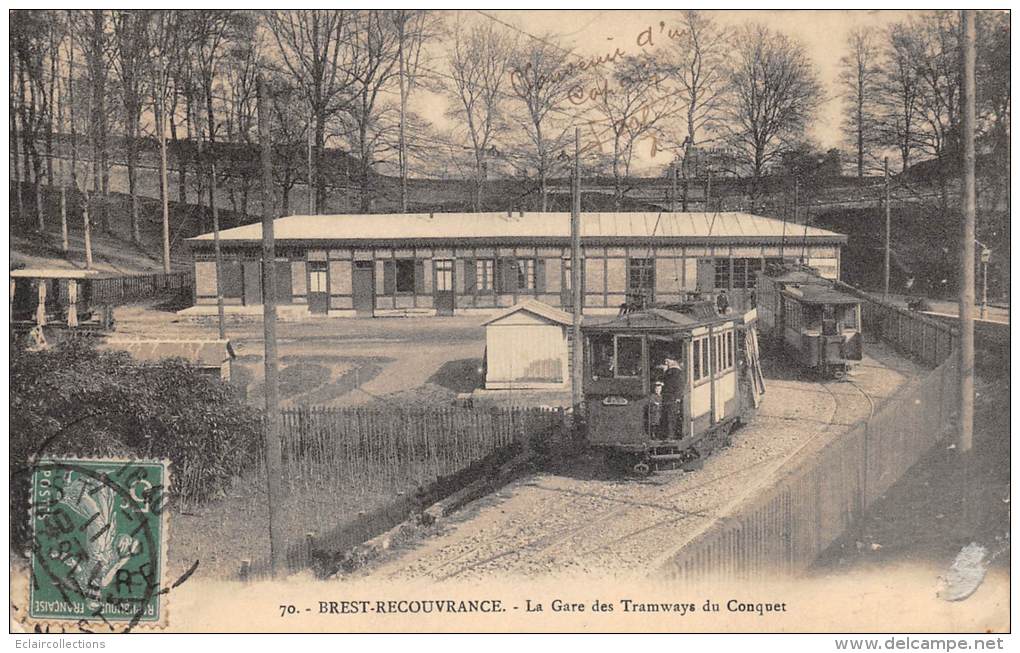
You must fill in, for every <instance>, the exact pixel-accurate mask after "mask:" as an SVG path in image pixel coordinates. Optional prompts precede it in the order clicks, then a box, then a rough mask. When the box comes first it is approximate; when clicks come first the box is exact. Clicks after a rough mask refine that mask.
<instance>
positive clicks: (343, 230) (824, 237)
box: [189, 212, 846, 245]
mask: <svg viewBox="0 0 1020 653" xmlns="http://www.w3.org/2000/svg"><path fill="white" fill-rule="evenodd" d="M273 232H274V236H275V238H276V239H277V240H281V241H351V242H357V241H363V242H364V241H367V242H378V241H440V240H456V241H463V240H467V239H474V240H504V239H512V240H522V241H524V240H535V241H542V240H555V241H566V240H568V239H569V238H570V214H569V213H514V214H511V215H507V214H506V213H435V214H429V213H394V214H362V215H292V216H287V217H283V218H277V219H276V220H274V221H273ZM581 237H582V238H585V239H589V240H598V239H602V240H634V239H642V240H644V239H648V238H652V237H654V238H656V239H661V240H678V241H689V242H699V241H701V242H713V241H714V240H727V241H740V242H763V241H770V240H781V239H785V240H788V241H790V242H801V241H803V240H809V241H813V242H819V241H822V242H827V243H833V244H835V243H845V242H846V236H845V235H843V234H838V233H836V232H833V231H828V230H826V229H819V228H817V227H810V226H808V227H801V226H797V227H796V229H793V228H792V227H790V226H789V225H784V223H783V221H782V220H777V219H775V218H767V217H764V216H760V215H752V214H750V213H737V212H697V213H694V212H684V213H666V212H659V213H657V212H628V213H582V214H581ZM212 238H213V235H212V234H211V233H209V234H202V235H201V236H196V237H194V238H190V239H189V241H191V242H193V243H196V244H200V245H201V244H204V243H205V242H206V241H211V240H212ZM261 238H262V225H261V223H255V224H249V225H244V226H241V227H234V228H232V229H225V230H223V231H221V232H220V239H221V240H224V241H228V242H230V241H234V242H239V241H241V242H243V241H259V240H261Z"/></svg>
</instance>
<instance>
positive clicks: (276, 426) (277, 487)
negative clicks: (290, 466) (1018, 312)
mask: <svg viewBox="0 0 1020 653" xmlns="http://www.w3.org/2000/svg"><path fill="white" fill-rule="evenodd" d="M266 92H267V88H266V82H265V80H264V79H263V78H262V75H259V77H258V127H259V145H260V146H261V148H262V298H263V300H262V301H263V324H264V328H265V356H266V420H265V451H266V478H267V485H268V488H267V489H268V491H269V564H270V567H271V569H272V573H273V575H274V576H279V575H280V573H281V572H282V571H283V563H284V556H285V553H286V552H285V551H284V546H285V542H284V537H283V531H282V530H281V529H280V524H279V523H278V522H277V520H276V517H277V514H276V513H275V511H277V510H279V508H280V499H281V498H282V494H283V493H282V485H281V478H280V475H281V468H282V467H283V452H282V450H281V445H280V411H279V403H280V397H279V388H278V383H279V379H278V378H277V376H278V375H277V360H276V358H277V350H276V283H275V281H276V275H275V274H274V272H275V271H276V270H275V267H276V242H275V239H274V235H273V210H274V200H273V154H272V142H271V141H270V136H269V98H268V97H267V95H266Z"/></svg>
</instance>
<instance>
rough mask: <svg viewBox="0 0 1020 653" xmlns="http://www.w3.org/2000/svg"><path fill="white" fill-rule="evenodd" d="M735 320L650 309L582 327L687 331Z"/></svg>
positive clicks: (718, 316) (606, 329)
mask: <svg viewBox="0 0 1020 653" xmlns="http://www.w3.org/2000/svg"><path fill="white" fill-rule="evenodd" d="M734 319H735V316H733V315H712V316H707V317H704V316H699V315H691V314H688V313H681V312H679V311H672V310H669V309H666V308H649V309H645V310H642V311H634V312H632V313H625V314H623V315H621V316H619V317H617V318H614V319H612V320H608V321H606V322H598V323H595V324H586V325H583V326H582V329H583V330H585V331H625V330H638V331H655V330H669V331H677V330H681V331H687V330H690V329H694V328H696V327H700V326H706V325H709V324H718V323H720V322H728V321H732V320H734Z"/></svg>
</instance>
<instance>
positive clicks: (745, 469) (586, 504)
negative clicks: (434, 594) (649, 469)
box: [388, 380, 875, 581]
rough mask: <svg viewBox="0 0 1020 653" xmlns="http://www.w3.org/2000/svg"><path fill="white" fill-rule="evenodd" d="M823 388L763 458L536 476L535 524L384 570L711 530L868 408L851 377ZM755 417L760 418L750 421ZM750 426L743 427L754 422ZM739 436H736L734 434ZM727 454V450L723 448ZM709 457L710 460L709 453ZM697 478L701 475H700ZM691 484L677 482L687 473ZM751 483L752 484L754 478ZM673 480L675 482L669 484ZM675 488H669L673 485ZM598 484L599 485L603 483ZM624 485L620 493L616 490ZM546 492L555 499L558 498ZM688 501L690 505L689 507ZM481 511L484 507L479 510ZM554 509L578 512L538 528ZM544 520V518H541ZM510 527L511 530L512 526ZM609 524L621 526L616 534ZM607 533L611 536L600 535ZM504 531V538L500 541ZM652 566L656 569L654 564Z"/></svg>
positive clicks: (443, 567) (605, 547)
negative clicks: (726, 466) (595, 478)
mask: <svg viewBox="0 0 1020 653" xmlns="http://www.w3.org/2000/svg"><path fill="white" fill-rule="evenodd" d="M771 383H772V386H773V387H775V386H779V387H784V386H785V387H787V388H788V391H790V392H791V393H798V392H804V391H805V390H809V389H806V388H804V387H803V383H793V382H786V381H773V382H771ZM814 386H821V387H820V388H818V389H816V390H814V391H815V392H818V393H822V394H825V395H826V396H827V397H829V399H830V400H831V407H830V408H829V409H828V411H827V413H826V416H825V418H824V419H818V420H810V421H809V420H802V422H803V423H801V424H798V425H797V426H799V427H801V429H800V431H801V434H800V437H799V438H798V442H797V444H796V445H795V446H794V448H793V449H792V450H791V449H783V450H780V451H776V452H771V453H770V454H769V455H766V456H764V457H763V458H762V459H761V460H757V461H755V462H753V463H750V464H746V465H741V466H739V467H737V468H735V469H730V470H727V471H723V472H721V473H716V474H712V475H711V476H707V477H705V476H704V472H708V471H709V470H708V469H705V470H701V471H698V472H694V473H692V474H685V475H683V476H680V477H677V476H676V475H674V474H673V473H671V472H663V473H660V474H658V475H657V476H655V477H653V478H652V479H646V480H642V481H634V482H633V483H620V484H614V485H613V486H611V487H608V488H605V489H604V490H590V489H586V490H578V489H573V488H569V487H566V488H564V487H555V486H554V482H552V481H550V482H549V483H548V484H546V483H545V482H543V479H539V480H538V481H537V482H535V483H531V484H528V485H524V486H522V491H523V492H527V493H529V494H531V493H537V494H535V495H533V496H536V498H537V500H539V501H540V502H541V503H542V504H543V506H544V505H545V504H550V503H551V504H552V505H551V506H550V507H549V508H548V509H547V511H546V512H547V515H546V516H547V517H548V519H547V520H543V515H536V516H535V518H536V522H534V523H531V522H528V523H524V524H523V525H522V524H521V522H520V520H519V519H510V520H509V523H508V524H506V526H505V528H504V529H503V530H504V531H505V532H502V533H499V534H498V535H496V536H493V535H492V534H491V533H490V534H489V535H488V536H484V535H482V534H478V535H477V536H476V537H474V538H473V540H474V541H468V542H461V544H462V545H464V546H463V548H459V549H455V548H454V547H452V546H451V547H450V548H449V549H446V550H444V549H442V548H441V549H438V550H434V551H432V552H430V553H431V555H424V556H420V557H418V558H417V559H416V560H413V561H412V564H411V565H410V566H407V567H404V566H398V568H396V569H393V570H391V571H390V572H389V574H388V575H390V576H391V577H393V578H404V577H406V576H407V574H408V572H410V574H411V575H412V576H415V577H423V578H429V579H431V580H435V581H448V580H458V579H465V578H468V577H471V576H473V575H482V576H484V575H486V574H487V572H490V573H495V572H497V571H499V570H505V569H506V568H508V567H509V568H514V569H515V570H516V569H520V568H521V567H522V566H523V567H525V568H535V567H541V566H543V565H547V566H549V567H562V566H563V562H562V561H563V560H572V561H583V560H589V559H593V558H597V557H600V556H607V557H612V556H613V555H614V549H618V548H619V547H621V546H627V545H629V543H632V542H634V543H638V542H640V540H641V538H643V537H652V536H654V535H656V533H657V532H659V531H662V530H663V529H675V528H680V527H682V526H683V524H684V523H685V522H686V523H688V524H689V525H690V530H691V531H694V533H693V535H691V536H690V537H691V538H692V537H695V536H696V535H697V533H698V532H701V531H703V530H704V529H707V528H709V527H710V526H711V525H712V523H714V522H715V521H717V520H718V519H721V518H725V515H727V514H729V513H730V512H731V511H732V509H734V508H735V507H736V506H738V505H739V504H741V503H742V502H744V501H746V500H747V498H748V497H749V496H752V495H753V494H754V492H755V491H757V490H758V489H759V487H760V486H762V485H764V484H765V483H766V482H767V480H768V479H769V478H770V477H771V476H772V472H774V471H775V470H778V469H780V468H782V467H783V465H785V464H787V463H788V462H789V461H791V460H793V459H795V458H796V457H797V456H798V455H801V454H802V453H803V452H804V451H805V450H806V449H807V448H808V447H810V446H811V445H812V444H813V443H817V442H818V441H819V439H820V438H825V437H827V436H831V435H832V432H833V430H835V429H840V428H844V427H846V426H847V425H848V424H852V423H854V422H856V421H858V420H859V419H863V418H864V417H866V416H867V415H868V414H873V413H874V406H875V403H874V399H873V397H872V396H871V394H870V393H869V392H868V391H867V390H866V389H865V388H864V387H863V386H862V385H861V384H860V383H858V382H857V381H853V380H849V381H840V382H833V381H824V382H819V383H815V384H812V388H814ZM839 388H852V389H853V394H849V393H846V392H839V391H838V389H839ZM861 401H864V402H866V405H867V410H868V413H862V411H861V409H862V406H861V404H860V403H859V402H861ZM775 419H781V418H776V417H774V416H768V415H764V416H762V415H759V420H761V421H760V422H758V424H757V426H758V428H760V429H764V430H766V431H767V430H769V429H770V427H769V426H768V422H770V421H772V420H775ZM756 421H758V420H756ZM753 427H755V424H754V423H752V425H751V426H749V427H747V428H753ZM737 437H738V438H739V437H740V435H739V432H738V435H737ZM723 455H725V454H723ZM710 460H711V459H710ZM699 476H701V477H702V478H698V477H699ZM688 478H689V479H690V482H683V481H685V480H687V479H688ZM756 481H757V482H756ZM674 484H675V485H674ZM671 486H673V487H671ZM603 487H604V486H603ZM725 487H739V488H741V490H742V491H741V492H740V493H739V496H735V497H728V496H725V493H724V492H720V496H723V497H724V498H722V499H719V500H715V501H712V500H709V501H705V500H703V499H702V500H691V501H685V499H686V498H687V497H690V496H702V495H703V494H705V493H706V492H709V493H711V492H713V491H714V490H716V489H720V488H725ZM641 488H658V492H655V493H654V498H653V499H652V500H639V499H638V498H636V497H635V496H634V494H635V493H638V494H640V489H641ZM621 490H622V491H621ZM549 497H561V498H562V501H560V500H557V499H556V498H553V499H552V500H549ZM688 503H689V504H690V505H688ZM484 510H486V509H485V508H483V511H484ZM636 511H643V513H644V514H645V519H643V520H642V521H641V523H638V524H634V525H632V526H628V527H626V528H623V529H622V530H620V528H619V525H620V524H621V523H625V522H626V521H627V517H628V516H629V515H633V514H634V513H635V512H636ZM552 513H556V516H558V517H560V518H562V516H563V515H571V516H576V517H575V518H574V519H573V520H572V521H571V520H568V523H566V524H562V525H559V524H557V525H552V524H550V527H543V523H548V522H555V521H556V519H555V518H553V515H552ZM656 513H658V515H656ZM539 520H542V521H539ZM511 529H516V531H515V532H510V531H511ZM614 530H620V532H619V533H614V532H613V531H614ZM607 534H610V535H609V536H608V537H606V535H607ZM504 536H505V539H504ZM653 568H654V567H653Z"/></svg>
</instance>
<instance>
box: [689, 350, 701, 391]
mask: <svg viewBox="0 0 1020 653" xmlns="http://www.w3.org/2000/svg"><path fill="white" fill-rule="evenodd" d="M691 361H692V362H693V363H694V365H693V371H694V380H695V381H697V380H698V379H700V378H701V340H695V341H694V351H693V352H692V355H691Z"/></svg>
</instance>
